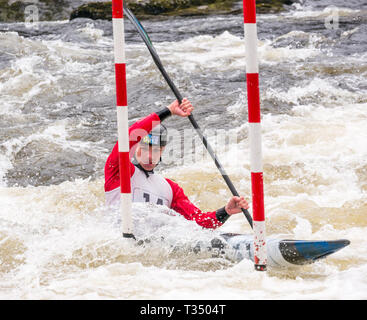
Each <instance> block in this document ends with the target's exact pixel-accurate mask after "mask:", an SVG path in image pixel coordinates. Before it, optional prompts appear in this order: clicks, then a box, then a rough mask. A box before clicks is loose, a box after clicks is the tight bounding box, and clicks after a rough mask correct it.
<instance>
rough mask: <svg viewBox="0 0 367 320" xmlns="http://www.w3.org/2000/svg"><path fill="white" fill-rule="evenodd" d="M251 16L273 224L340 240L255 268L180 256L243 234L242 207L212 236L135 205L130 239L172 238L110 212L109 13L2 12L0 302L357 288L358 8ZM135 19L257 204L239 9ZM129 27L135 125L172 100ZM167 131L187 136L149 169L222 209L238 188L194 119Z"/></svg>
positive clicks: (361, 149)
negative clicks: (70, 16) (344, 242)
mask: <svg viewBox="0 0 367 320" xmlns="http://www.w3.org/2000/svg"><path fill="white" fill-rule="evenodd" d="M257 20H258V35H259V47H258V50H259V68H260V71H259V72H260V96H261V97H260V98H261V112H262V141H263V162H264V194H265V213H266V230H267V235H268V236H269V237H275V238H284V237H286V238H291V239H304V240H317V239H320V240H322V239H326V240H333V239H349V240H350V241H351V244H350V246H348V247H346V248H345V249H343V250H341V251H339V252H337V253H336V254H333V255H332V256H330V257H328V258H326V259H324V260H320V261H319V262H317V263H315V264H312V265H307V266H299V267H295V268H287V269H272V268H269V270H268V271H267V272H266V273H262V272H255V271H254V266H253V263H252V262H251V261H250V260H243V261H241V262H239V263H238V262H233V261H231V260H228V259H224V258H222V257H212V255H211V253H210V252H201V253H199V254H198V253H194V252H192V251H191V250H189V249H186V247H187V246H188V247H189V246H190V244H192V243H195V242H196V241H198V240H201V241H204V242H205V241H209V240H210V239H211V238H213V237H214V236H215V235H217V234H219V233H221V232H238V233H251V228H250V227H249V225H248V223H247V221H246V219H245V218H244V216H242V215H237V216H233V217H231V218H230V219H229V220H228V221H227V222H226V223H225V224H224V225H223V226H222V227H221V228H219V229H218V230H214V231H210V230H202V229H201V228H199V227H198V226H196V224H195V223H194V222H188V221H186V220H185V219H184V218H182V217H180V216H172V215H170V214H172V213H170V212H168V211H167V209H166V208H162V207H156V206H150V205H145V204H134V206H133V211H134V225H135V230H136V232H137V234H141V235H142V236H147V235H149V236H151V237H156V238H157V239H158V238H160V237H161V236H164V237H166V238H167V239H170V240H171V242H172V241H174V242H175V243H176V245H175V246H174V249H172V246H170V245H165V244H164V243H162V242H159V241H158V242H157V243H154V242H152V243H149V244H147V245H145V246H138V247H137V246H136V245H135V244H132V243H131V242H129V241H126V240H125V239H123V238H122V237H121V231H120V224H119V217H118V214H117V213H115V212H109V211H108V210H106V208H105V206H104V202H105V197H104V189H103V186H104V164H105V161H106V158H107V156H108V155H109V153H110V151H111V150H112V147H113V146H114V144H115V142H116V139H117V124H116V106H115V87H114V85H115V84H114V81H115V78H114V77H115V75H114V64H113V41H112V25H111V22H109V21H101V20H97V21H93V20H89V19H75V20H72V21H68V20H64V21H44V22H38V23H34V24H31V25H29V24H25V23H0V43H1V47H0V96H1V98H0V106H1V107H0V151H1V152H0V262H1V264H0V298H2V299H186V298H188V299H223V297H225V299H260V298H261V299H366V298H367V239H366V237H365V234H366V232H367V194H366V192H367V126H366V121H367V80H366V77H367V23H366V22H367V5H366V3H365V2H364V1H361V0H356V1H350V2H348V3H346V2H344V1H328V0H322V1H302V2H300V3H297V4H294V5H292V6H290V7H289V8H288V9H287V10H286V11H285V12H282V13H279V14H260V15H258V18H257ZM142 23H143V25H144V27H145V28H146V30H147V32H148V33H149V35H150V38H151V39H152V41H153V43H154V45H155V48H156V50H157V52H158V53H159V55H160V57H161V60H162V62H163V64H164V66H165V68H166V69H167V71H168V73H169V74H170V76H171V78H172V79H173V81H174V82H175V84H176V85H177V87H178V88H179V90H180V92H181V93H182V94H183V95H184V96H186V97H188V98H189V99H190V100H191V102H192V103H193V105H194V106H195V111H194V116H195V119H196V120H197V122H198V123H199V125H200V126H201V127H202V128H203V130H204V132H205V133H206V134H207V135H208V138H209V140H210V142H211V143H212V144H213V146H214V147H215V151H216V153H217V155H218V158H219V159H220V160H221V162H222V164H223V166H224V168H225V169H226V170H227V171H228V173H229V175H230V177H231V179H232V181H233V183H234V184H235V186H236V188H237V189H238V191H239V192H240V193H241V194H244V195H245V196H246V197H247V199H248V200H249V201H251V197H250V195H251V180H250V158H249V141H248V120H247V103H246V98H247V93H246V83H245V74H246V67H245V56H246V52H245V44H244V30H243V18H242V15H241V14H238V15H237V14H234V15H218V16H207V17H171V18H164V19H163V18H162V19H153V20H143V21H142ZM125 32H126V35H125V36H126V59H127V86H128V104H129V121H130V123H131V124H132V123H133V122H134V121H136V120H138V119H140V118H142V117H144V116H146V115H148V114H150V113H152V112H155V111H158V110H159V109H161V108H163V107H165V106H167V105H168V104H169V103H170V102H172V101H173V100H174V96H173V94H172V92H171V91H170V89H169V87H168V86H167V84H166V83H165V81H164V80H163V78H162V76H161V75H160V74H159V72H158V69H157V68H156V66H155V64H154V62H153V61H152V59H151V56H150V54H149V52H148V50H147V49H146V47H145V45H144V44H143V43H142V41H141V39H140V38H139V35H138V34H137V33H136V31H135V30H134V28H133V26H132V25H131V24H130V23H129V22H128V21H125ZM166 124H167V127H168V129H169V131H170V132H171V133H174V134H176V136H178V138H179V140H174V139H173V142H172V143H171V144H170V148H169V150H168V151H167V155H166V156H165V157H163V159H162V163H161V164H160V165H159V167H158V168H157V171H159V172H160V173H161V174H163V175H164V176H166V177H167V178H171V179H174V180H175V181H176V182H177V183H179V184H180V185H181V186H182V187H183V188H184V190H185V192H186V194H187V195H188V196H189V198H190V199H191V200H192V201H193V202H194V203H195V204H196V205H197V206H198V207H200V208H201V209H202V210H206V211H211V210H216V209H218V208H220V207H222V206H223V205H224V204H225V203H226V201H227V199H228V198H229V197H230V192H229V190H228V189H227V187H226V185H225V183H224V181H223V180H222V178H221V176H220V174H219V173H218V170H217V169H216V167H215V165H214V163H213V161H212V160H211V158H210V157H209V156H208V155H207V154H206V152H205V149H203V147H202V146H201V144H200V141H199V140H198V138H197V137H196V135H195V132H194V131H193V130H192V128H191V125H190V123H189V121H188V120H187V119H177V118H173V117H171V118H170V119H168V120H167V121H166ZM184 141H186V144H185V142H184ZM187 141H189V142H188V143H187ZM181 142H182V143H181ZM250 211H251V210H250ZM167 213H168V214H167ZM177 248H179V249H177Z"/></svg>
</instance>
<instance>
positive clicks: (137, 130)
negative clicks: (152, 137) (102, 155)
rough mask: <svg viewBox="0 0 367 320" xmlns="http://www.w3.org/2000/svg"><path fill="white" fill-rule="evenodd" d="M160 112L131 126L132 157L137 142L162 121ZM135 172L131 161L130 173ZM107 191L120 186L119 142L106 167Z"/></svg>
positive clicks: (105, 186)
mask: <svg viewBox="0 0 367 320" xmlns="http://www.w3.org/2000/svg"><path fill="white" fill-rule="evenodd" d="M160 115H161V112H160V113H158V114H157V113H152V114H150V115H149V116H147V117H146V118H144V119H142V120H140V121H137V122H135V123H134V124H133V125H132V126H131V127H130V128H129V141H130V157H131V156H132V154H133V153H134V149H135V147H136V144H137V143H138V142H139V141H140V140H141V139H142V138H143V137H144V136H146V135H147V134H148V133H149V132H150V131H151V130H152V129H153V128H154V127H155V126H156V125H158V124H159V123H160V122H161V118H160ZM134 172H135V166H134V165H133V164H132V163H131V162H130V174H131V176H132V175H133V174H134ZM104 173H105V185H104V190H105V192H108V191H111V190H114V189H116V188H117V187H119V186H120V174H119V151H118V142H116V144H115V146H114V147H113V149H112V152H111V154H110V155H109V156H108V158H107V161H106V164H105V168H104Z"/></svg>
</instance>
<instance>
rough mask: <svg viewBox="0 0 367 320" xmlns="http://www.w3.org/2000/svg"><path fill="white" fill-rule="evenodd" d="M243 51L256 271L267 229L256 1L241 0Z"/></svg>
mask: <svg viewBox="0 0 367 320" xmlns="http://www.w3.org/2000/svg"><path fill="white" fill-rule="evenodd" d="M243 15H244V23H245V50H246V82H247V101H248V118H249V139H250V163H251V186H252V210H253V229H254V263H255V269H256V270H258V271H265V270H266V262H267V261H266V260H267V253H266V239H265V237H266V232H265V214H264V188H263V165H262V151H261V121H260V91H259V63H258V58H257V42H258V39H257V27H256V1H255V0H243Z"/></svg>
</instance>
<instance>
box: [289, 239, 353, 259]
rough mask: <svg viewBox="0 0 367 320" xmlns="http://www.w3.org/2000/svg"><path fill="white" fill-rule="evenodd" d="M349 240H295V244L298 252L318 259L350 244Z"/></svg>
mask: <svg viewBox="0 0 367 320" xmlns="http://www.w3.org/2000/svg"><path fill="white" fill-rule="evenodd" d="M349 243H350V241H349V240H336V241H319V242H315V241H295V242H294V246H295V248H296V249H297V251H298V253H299V254H300V255H302V256H303V257H304V258H305V259H306V260H316V259H320V258H322V257H324V256H327V255H329V254H332V253H334V252H336V251H338V250H340V249H342V248H344V247H345V246H347V245H349Z"/></svg>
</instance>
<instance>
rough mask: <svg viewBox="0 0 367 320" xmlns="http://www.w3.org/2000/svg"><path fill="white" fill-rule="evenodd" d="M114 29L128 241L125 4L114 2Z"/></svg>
mask: <svg viewBox="0 0 367 320" xmlns="http://www.w3.org/2000/svg"><path fill="white" fill-rule="evenodd" d="M112 27H113V43H114V57H115V79H116V106H117V131H118V151H119V173H120V189H121V203H120V214H121V223H122V235H123V237H124V238H134V235H133V225H132V204H131V202H132V197H131V180H130V160H129V157H130V156H129V152H130V148H129V146H130V144H129V124H128V106H127V88H126V62H125V32H124V14H123V0H112Z"/></svg>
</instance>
